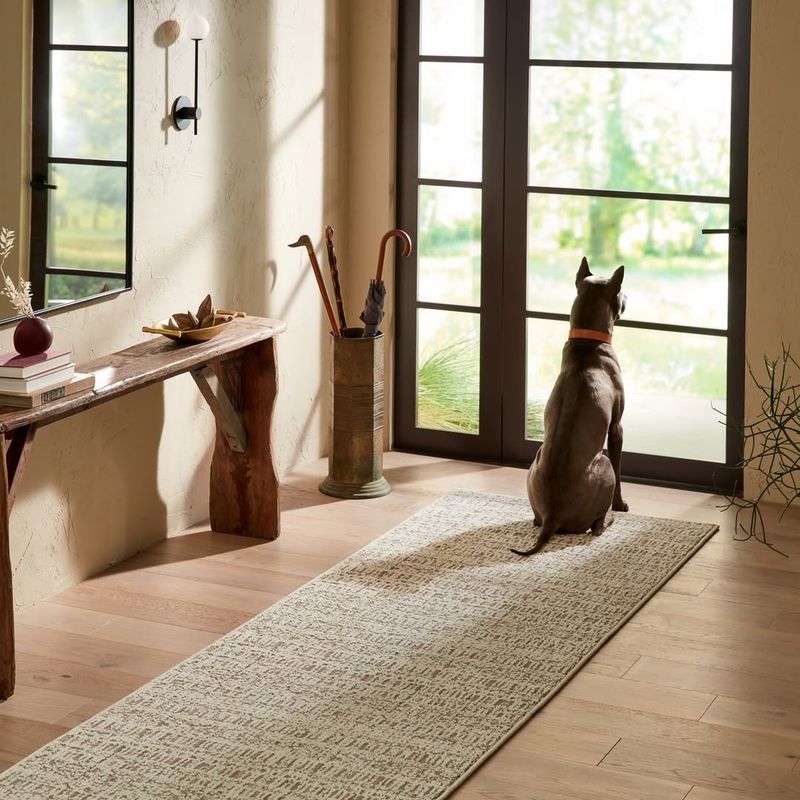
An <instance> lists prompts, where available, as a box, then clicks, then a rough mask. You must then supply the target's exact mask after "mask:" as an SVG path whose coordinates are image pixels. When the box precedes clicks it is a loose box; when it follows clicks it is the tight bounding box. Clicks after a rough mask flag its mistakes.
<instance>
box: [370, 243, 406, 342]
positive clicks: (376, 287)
mask: <svg viewBox="0 0 800 800" xmlns="http://www.w3.org/2000/svg"><path fill="white" fill-rule="evenodd" d="M392 238H397V239H400V240H401V241H402V242H403V255H404V256H405V257H408V256H410V255H411V237H410V236H409V235H408V234H407V233H406V232H405V231H404V230H403V229H402V228H393V229H392V230H390V231H386V233H384V234H383V236H382V237H381V249H380V252H379V253H378V270H377V272H376V273H375V277H374V278H373V279H372V280H371V281H370V282H369V290H368V292H367V299H366V302H365V303H364V310H363V311H362V312H361V316H360V319H361V321H362V322H363V323H364V336H377V334H378V325H380V324H381V320H382V319H383V306H384V303H385V301H386V286H385V284H384V282H383V261H384V258H385V257H386V243H387V242H388V241H389V239H392Z"/></svg>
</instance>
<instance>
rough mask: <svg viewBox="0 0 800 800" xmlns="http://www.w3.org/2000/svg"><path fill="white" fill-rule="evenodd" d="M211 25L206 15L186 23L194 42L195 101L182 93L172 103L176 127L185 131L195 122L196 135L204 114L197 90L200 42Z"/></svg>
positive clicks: (206, 34) (187, 31)
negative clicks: (198, 124) (198, 123)
mask: <svg viewBox="0 0 800 800" xmlns="http://www.w3.org/2000/svg"><path fill="white" fill-rule="evenodd" d="M209 27H210V26H209V24H208V20H207V19H205V18H204V17H192V18H191V19H190V20H189V21H188V22H187V23H186V33H187V34H188V36H189V38H190V39H191V40H192V41H193V42H194V102H192V101H191V100H190V99H189V98H188V97H186V95H181V96H180V97H178V98H177V99H176V100H175V102H174V103H173V104H172V122H173V124H174V125H175V127H176V128H177V129H178V130H179V131H185V130H186V129H187V128H188V127H189V125H190V124H191V123H192V122H194V132H195V135H197V121H198V120H199V119H200V118H201V117H202V116H203V112H202V111H201V109H200V105H199V101H198V92H197V74H198V66H199V64H198V61H199V53H200V42H201V40H202V39H205V38H206V36H208V31H209Z"/></svg>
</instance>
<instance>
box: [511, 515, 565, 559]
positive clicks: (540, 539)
mask: <svg viewBox="0 0 800 800" xmlns="http://www.w3.org/2000/svg"><path fill="white" fill-rule="evenodd" d="M556 530H558V526H557V525H554V524H552V523H551V522H548V520H546V519H545V520H543V521H542V524H541V526H540V527H539V529H538V530H537V531H536V539H535V541H534V543H533V547H531V548H530V549H529V550H515V549H514V548H513V547H512V548H511V552H512V553H516V554H517V555H518V556H532V555H533V554H534V553H538V552H539V550H541V549H542V548H543V547H544V546H545V545H546V544H547V542H548V540H549V539H550V537H551V536H552V535H553V534H554V533H555V532H556Z"/></svg>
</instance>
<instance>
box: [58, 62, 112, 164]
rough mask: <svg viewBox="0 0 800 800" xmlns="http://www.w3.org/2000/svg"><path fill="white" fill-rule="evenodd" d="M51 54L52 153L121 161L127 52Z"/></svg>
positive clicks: (64, 156) (59, 156) (61, 155)
mask: <svg viewBox="0 0 800 800" xmlns="http://www.w3.org/2000/svg"><path fill="white" fill-rule="evenodd" d="M51 58H52V63H51V91H50V108H51V119H52V123H51V126H50V127H51V133H50V138H51V144H50V152H51V155H53V156H55V157H58V158H92V159H109V160H114V161H123V160H125V158H126V155H127V131H128V122H127V120H128V67H127V64H128V57H127V55H126V54H125V53H92V52H75V51H63V50H62V51H59V50H56V51H54V52H53V53H52V54H51Z"/></svg>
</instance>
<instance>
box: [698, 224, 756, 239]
mask: <svg viewBox="0 0 800 800" xmlns="http://www.w3.org/2000/svg"><path fill="white" fill-rule="evenodd" d="M700 232H701V233H728V234H730V235H731V236H746V235H747V225H746V223H744V222H737V223H736V224H735V225H733V226H732V227H730V228H701V230H700Z"/></svg>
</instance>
